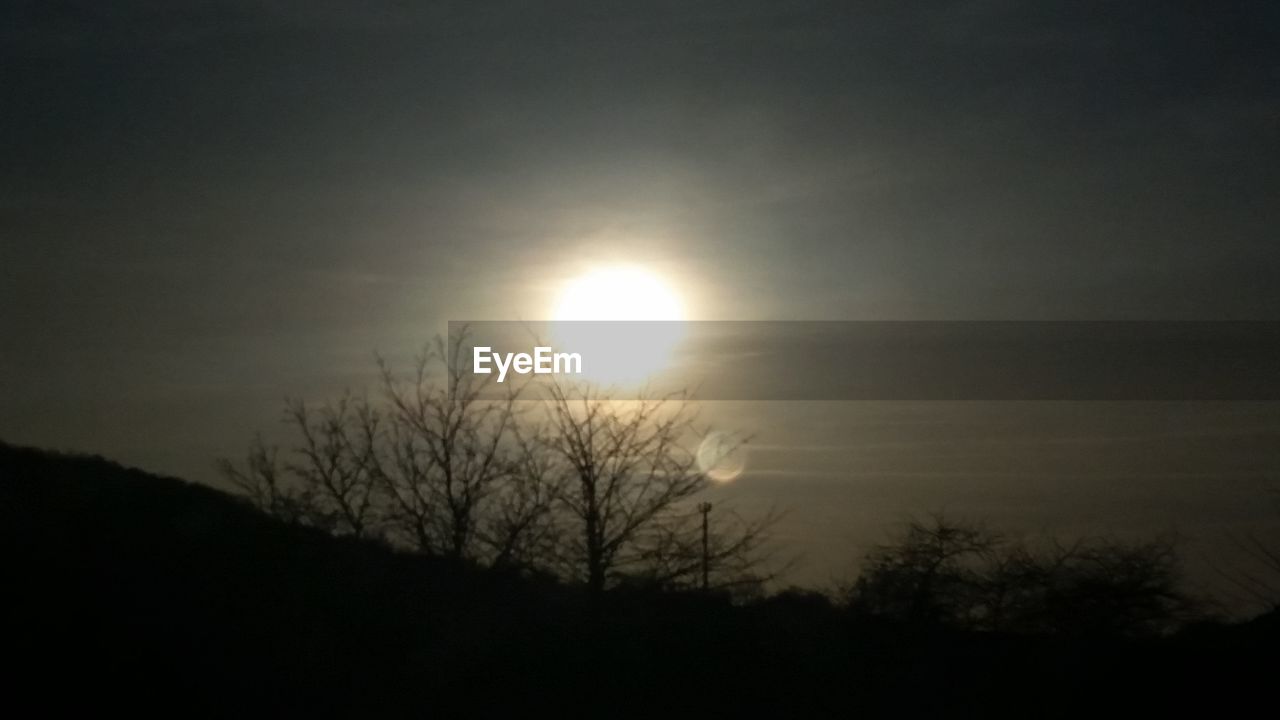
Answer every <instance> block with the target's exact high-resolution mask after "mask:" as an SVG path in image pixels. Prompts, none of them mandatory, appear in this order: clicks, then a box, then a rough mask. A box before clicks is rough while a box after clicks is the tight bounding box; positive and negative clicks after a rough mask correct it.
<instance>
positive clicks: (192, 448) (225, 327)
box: [0, 0, 1280, 583]
mask: <svg viewBox="0 0 1280 720" xmlns="http://www.w3.org/2000/svg"><path fill="white" fill-rule="evenodd" d="M2 5H3V9H0V98H3V100H2V101H0V337H2V338H3V340H4V344H3V351H0V398H2V400H0V438H3V439H5V440H7V441H10V442H16V443H23V444H33V445H40V446H46V447H53V448H61V449H70V450H78V451H87V452H93V453H101V454H103V455H106V456H108V457H111V458H113V459H116V460H119V461H121V462H125V463H128V464H134V465H138V466H140V467H144V468H146V469H148V470H152V471H156V472H162V473H168V474H174V475H179V476H182V477H186V478H188V479H192V480H198V481H202V482H209V483H217V482H218V480H217V476H216V475H215V473H214V472H213V468H212V463H213V460H214V458H216V457H219V456H228V455H229V456H238V455H239V454H240V453H242V452H243V448H244V447H245V444H246V442H247V441H248V440H249V438H250V437H251V436H252V434H253V433H254V432H255V431H258V430H262V431H263V432H265V433H267V434H268V436H271V435H272V434H273V433H274V432H275V431H276V429H277V428H278V419H279V413H280V400H281V398H282V397H283V396H285V395H294V396H302V397H315V398H321V397H325V396H328V395H331V394H333V393H336V392H338V391H340V390H342V389H343V388H348V387H350V388H357V389H358V388H363V387H369V386H372V385H373V384H374V381H375V380H376V368H375V366H374V364H373V359H372V358H373V353H374V352H375V351H378V352H381V353H383V354H385V355H387V356H388V357H390V358H392V359H393V360H395V359H400V360H403V359H404V358H406V357H407V356H408V355H409V354H411V353H412V352H413V351H414V349H416V348H418V347H420V346H421V345H422V344H423V343H424V342H426V341H427V340H428V339H430V338H431V337H432V336H433V335H435V334H437V333H442V332H444V331H445V329H446V325H445V324H446V322H447V321H449V320H518V319H550V318H551V316H552V315H553V314H554V313H555V312H556V307H557V302H558V299H560V298H562V297H563V293H564V292H565V288H566V287H568V284H569V283H570V282H571V281H573V279H574V278H579V277H582V276H583V274H584V273H589V272H591V271H592V270H593V269H597V268H600V267H616V266H627V267H637V268H642V269H643V270H644V272H646V273H650V274H651V275H652V276H653V277H656V278H660V279H661V282H662V283H663V284H664V285H665V286H666V287H668V288H670V290H671V292H672V293H674V294H675V295H676V296H677V297H678V299H679V303H680V305H681V308H682V312H683V313H684V315H685V316H686V319H690V320H1188V319H1197V320H1227V319H1230V320H1277V319H1280V318H1278V317H1277V312H1276V309H1277V308H1280V247H1278V246H1277V242H1276V240H1277V237H1276V235H1277V230H1276V229H1277V228H1278V227H1280V53H1278V52H1277V48H1280V5H1277V4H1276V3H1269V2H1264V1H1262V0H1258V1H1257V2H1238V3H1222V2H1211V1H1207V0H1206V1H1205V2H1178V3H1158V4H1153V3H1120V2H1052V3H1048V2H1037V3H1016V2H1012V1H1004V0H969V1H953V2H918V3H896V2H878V3H873V2H829V3H822V2H787V3H764V2H742V1H735V2H706V3H696V7H695V4H694V3H682V2H669V3H656V4H652V3H651V4H647V6H645V7H643V8H641V7H639V6H637V5H635V4H630V3H626V4H624V3H612V2H593V3H567V2H565V3H558V2H557V3H519V2H511V3H483V4H482V3H469V2H457V3H422V4H420V5H419V4H417V3H405V2H391V1H389V0H368V1H367V2H362V3H341V2H336V1H334V0H272V1H271V2H261V1H254V0H207V1H205V2H198V3H195V2H193V3H179V2H161V1H155V0H119V1H117V2H110V3H106V2H104V3H83V4H81V5H82V6H81V7H78V8H77V7H73V6H74V5H75V4H74V3H73V4H66V3H50V2H5V3H3V4H2ZM705 412H706V414H707V417H708V418H709V419H710V421H712V422H714V423H716V424H717V425H726V426H733V427H734V428H735V429H740V430H742V431H743V432H745V433H750V434H752V435H753V438H754V440H753V443H752V447H753V449H752V451H751V454H750V461H749V462H748V465H747V468H746V471H745V473H744V474H743V475H742V476H741V477H740V478H738V479H737V480H736V481H734V482H733V483H731V484H729V485H726V486H723V487H720V488H718V489H717V490H716V491H715V492H716V495H717V498H723V499H724V500H730V499H732V500H734V501H735V502H737V503H740V504H745V505H755V504H759V505H777V506H779V507H782V508H789V509H790V514H789V515H788V519H787V521H786V524H785V525H784V527H783V528H782V531H781V536H782V539H784V540H786V541H788V542H789V543H790V544H789V547H790V548H791V549H792V550H794V551H795V552H797V553H800V554H802V555H803V558H802V561H801V563H800V564H799V565H798V566H797V568H798V569H797V570H796V573H797V574H796V579H797V580H803V581H808V582H815V583H821V582H824V581H826V580H829V579H832V578H836V577H839V576H842V575H848V572H847V569H848V568H847V564H848V558H849V557H851V556H854V555H859V554H861V553H862V552H865V550H866V549H867V548H868V547H869V546H870V544H871V543H873V542H875V541H876V540H878V539H879V538H880V537H881V536H882V534H883V532H884V530H885V528H886V527H887V526H888V525H889V524H891V523H893V522H894V521H897V520H900V519H902V518H903V517H905V516H906V515H907V514H908V513H912V512H922V511H928V510H932V509H938V508H946V509H948V510H952V511H955V512H957V513H960V514H966V515H969V516H973V517H978V518H985V519H987V520H989V521H990V522H991V523H992V524H993V525H998V526H1001V527H1008V528H1011V529H1013V530H1015V531H1023V532H1036V531H1039V530H1050V531H1054V532H1063V533H1146V534H1150V533H1151V532H1164V531H1174V530H1176V531H1178V532H1180V533H1182V534H1184V535H1186V536H1188V538H1189V541H1190V542H1191V543H1192V545H1191V546H1190V547H1191V550H1190V551H1189V552H1188V554H1187V555H1188V562H1189V563H1191V564H1195V565H1197V566H1200V567H1202V569H1203V567H1205V566H1207V565H1210V564H1212V562H1213V561H1212V558H1214V557H1216V556H1215V555H1214V553H1217V552H1219V551H1221V550H1222V548H1224V547H1225V546H1226V535H1227V533H1228V531H1230V530H1232V529H1235V530H1240V529H1242V528H1254V527H1256V528H1262V529H1263V530H1267V529H1270V530H1275V529H1276V528H1277V522H1280V513H1275V512H1274V511H1272V510H1271V509H1270V508H1269V507H1268V504H1267V502H1266V497H1267V496H1266V493H1265V489H1266V488H1267V487H1268V486H1274V485H1275V484H1276V483H1277V482H1280V442H1278V441H1280V412H1277V410H1276V409H1275V407H1274V404H1269V403H1233V404H1221V403H1218V404H1201V403H1129V404H1108V403H1003V404H1002V403H945V404H938V403H862V402H834V403H823V402H810V403H801V402H790V403H761V402H752V403H727V402H723V403H722V402H714V403H708V404H707V407H706V408H705ZM717 501H719V500H717ZM1207 576H1208V575H1207V574H1202V577H1207Z"/></svg>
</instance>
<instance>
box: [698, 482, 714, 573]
mask: <svg viewBox="0 0 1280 720" xmlns="http://www.w3.org/2000/svg"><path fill="white" fill-rule="evenodd" d="M698 512H700V513H702V589H703V590H704V591H705V590H706V589H707V588H708V587H710V583H709V582H708V578H709V575H710V569H711V558H710V549H709V546H708V541H707V515H709V514H710V513H711V503H709V502H704V503H698Z"/></svg>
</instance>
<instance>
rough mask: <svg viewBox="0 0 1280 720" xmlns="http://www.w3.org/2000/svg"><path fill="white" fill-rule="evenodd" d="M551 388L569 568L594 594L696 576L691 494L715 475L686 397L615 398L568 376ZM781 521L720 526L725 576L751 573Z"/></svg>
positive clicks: (714, 553) (718, 556) (548, 446)
mask: <svg viewBox="0 0 1280 720" xmlns="http://www.w3.org/2000/svg"><path fill="white" fill-rule="evenodd" d="M547 393H548V403H547V416H548V423H547V424H548V428H547V431H546V432H544V433H543V434H542V436H541V442H542V444H543V447H544V449H545V450H546V451H547V452H548V453H549V454H550V456H551V457H550V460H551V461H552V462H555V463H557V464H558V465H559V466H560V469H561V472H563V473H564V475H565V479H564V481H563V482H562V483H560V484H558V485H557V486H556V490H557V509H558V510H559V511H560V512H561V513H562V514H563V515H564V516H565V518H566V524H567V525H568V529H567V530H566V531H565V533H564V536H563V538H562V543H561V548H562V551H561V553H560V556H559V557H560V559H561V561H562V562H563V563H564V567H565V569H566V570H567V572H568V574H569V575H571V576H573V577H577V578H578V579H581V580H583V581H584V582H585V583H586V585H587V587H588V589H589V590H590V591H591V592H592V593H599V592H601V591H603V590H604V589H605V587H606V586H608V585H609V584H610V583H612V582H614V581H616V580H618V579H620V578H622V577H623V576H628V575H630V576H639V577H644V578H647V579H650V580H654V581H657V582H659V583H661V584H664V585H685V586H688V585H691V584H693V581H694V579H695V578H696V577H697V573H698V569H699V568H700V566H701V559H702V552H701V545H700V540H699V539H698V538H699V535H698V532H699V526H698V525H697V524H696V523H694V522H693V521H692V519H693V511H694V508H693V506H692V500H693V498H695V496H697V495H698V493H699V492H701V491H702V490H703V489H705V488H706V486H707V482H708V481H707V478H706V476H705V475H704V474H703V472H702V471H701V469H700V468H699V467H698V463H697V458H696V456H695V453H693V452H692V451H691V450H690V449H688V444H689V443H690V441H691V440H694V439H696V438H698V437H700V436H701V435H700V433H698V432H697V431H696V428H695V421H696V412H695V411H694V408H693V406H692V405H691V404H690V402H689V401H688V399H687V397H686V396H685V395H684V394H676V395H668V396H663V397H656V398H655V397H645V396H643V395H642V396H641V397H639V398H637V399H634V400H615V399H613V398H611V397H609V396H608V395H606V394H603V393H601V392H599V391H598V390H596V389H594V388H592V387H591V386H589V385H575V386H568V385H565V384H561V383H551V384H549V385H548V386H547ZM775 519H776V518H775V517H773V516H770V517H768V518H764V519H761V520H760V521H756V522H752V523H744V524H742V525H740V526H738V527H731V526H728V525H721V526H720V527H718V528H717V532H716V534H715V535H714V538H715V545H714V548H710V547H709V548H708V551H709V552H708V560H709V562H712V563H714V564H715V566H716V568H717V574H718V576H720V577H723V578H729V577H731V576H734V575H735V573H734V572H732V571H736V579H738V580H742V579H743V578H745V577H746V575H747V571H748V570H749V569H751V568H753V567H755V566H757V565H758V564H759V562H760V560H761V557H760V555H759V554H758V551H759V549H760V547H761V545H762V543H763V540H764V538H765V536H766V531H767V529H768V528H769V527H770V525H771V524H772V522H773V520H775ZM726 582H727V581H726Z"/></svg>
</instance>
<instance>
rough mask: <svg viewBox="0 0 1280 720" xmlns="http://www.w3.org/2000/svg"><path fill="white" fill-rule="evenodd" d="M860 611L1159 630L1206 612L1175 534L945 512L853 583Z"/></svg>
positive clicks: (965, 625) (956, 622) (869, 563)
mask: <svg viewBox="0 0 1280 720" xmlns="http://www.w3.org/2000/svg"><path fill="white" fill-rule="evenodd" d="M845 600H846V601H847V602H848V604H849V607H850V608H851V609H852V610H854V611H855V612H860V613H866V614H869V615H876V616H881V617H887V618H891V619H893V620H896V621H899V622H902V623H905V624H909V625H916V626H933V627H938V626H942V627H951V628H958V629H968V630H989V631H997V632H1013V633H1026V634H1084V635H1110V636H1115V635H1125V636H1147V635H1160V634H1163V633H1165V632H1168V631H1171V630H1173V629H1175V628H1176V627H1177V626H1179V625H1180V624H1182V623H1183V622H1185V621H1186V620H1188V619H1191V618H1194V617H1196V616H1197V615H1198V612H1199V603H1197V602H1196V600H1195V599H1194V598H1192V597H1191V596H1189V595H1188V594H1186V593H1185V592H1184V591H1183V590H1182V576H1181V571H1180V567H1179V564H1178V557H1177V553H1176V544H1175V542H1174V539H1173V538H1157V539H1154V540H1147V541H1143V542H1136V543H1130V542H1121V541H1118V540H1113V539H1106V538H1098V539H1082V540H1078V541H1075V542H1073V543H1069V544H1064V543H1062V542H1059V541H1057V540H1054V539H1046V540H1044V541H1042V542H1040V543H1039V544H1035V543H1029V542H1026V541H1021V540H1013V539H1010V538H1008V537H1006V536H1004V535H1002V534H1000V533H997V532H994V531H992V530H989V529H987V528H985V527H983V526H981V525H978V524H974V523H967V522H958V521H954V520H951V519H948V518H946V517H944V516H942V515H933V516H931V517H929V518H927V519H916V520H912V521H910V522H909V523H907V525H906V527H905V528H904V529H903V530H902V532H901V533H900V534H899V535H898V536H897V537H896V538H895V539H894V540H893V541H892V542H890V543H888V544H886V545H883V546H881V547H880V548H878V549H877V550H876V551H874V552H873V553H871V555H870V556H869V557H868V558H867V560H866V564H865V567H864V568H863V571H862V573H861V574H860V575H859V577H858V579H857V581H856V582H854V583H853V584H852V585H851V586H849V587H848V588H846V589H845Z"/></svg>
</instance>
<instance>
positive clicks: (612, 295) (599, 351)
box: [551, 265, 685, 387]
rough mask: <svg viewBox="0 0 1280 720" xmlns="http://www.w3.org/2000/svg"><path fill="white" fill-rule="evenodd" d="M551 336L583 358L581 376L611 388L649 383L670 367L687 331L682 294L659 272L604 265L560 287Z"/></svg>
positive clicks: (559, 347)
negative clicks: (684, 323) (658, 273)
mask: <svg viewBox="0 0 1280 720" xmlns="http://www.w3.org/2000/svg"><path fill="white" fill-rule="evenodd" d="M551 317H552V323H551V337H552V341H553V343H554V344H555V345H556V348H557V349H558V350H567V351H569V352H577V353H579V354H581V356H582V377H583V379H585V380H588V381H591V382H594V383H598V384H601V385H609V386H615V387H618V386H621V387H626V386H636V385H642V384H644V383H646V382H647V381H648V380H649V379H650V378H652V376H653V375H655V374H657V373H659V372H661V371H662V370H663V369H664V368H666V367H667V366H668V365H669V363H670V360H671V356H672V353H673V352H674V350H675V347H676V345H678V344H679V342H680V340H681V338H682V337H683V335H684V327H683V321H684V319H685V314H684V306H683V304H682V303H681V301H680V296H679V295H677V294H676V292H675V291H674V290H673V289H672V287H671V285H670V284H669V283H667V282H665V281H664V280H663V279H662V278H661V277H659V276H658V275H656V274H654V273H652V272H649V271H647V270H645V269H643V268H640V267H635V266H629V265H623V266H608V267H600V268H596V269H594V270H591V271H590V272H588V273H586V274H584V275H581V276H579V277H576V278H574V279H572V280H570V281H569V282H568V283H566V284H565V286H564V288H563V289H562V290H561V291H560V294H559V297H558V298H557V300H556V303H555V309H554V310H553V311H552V315H551Z"/></svg>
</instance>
